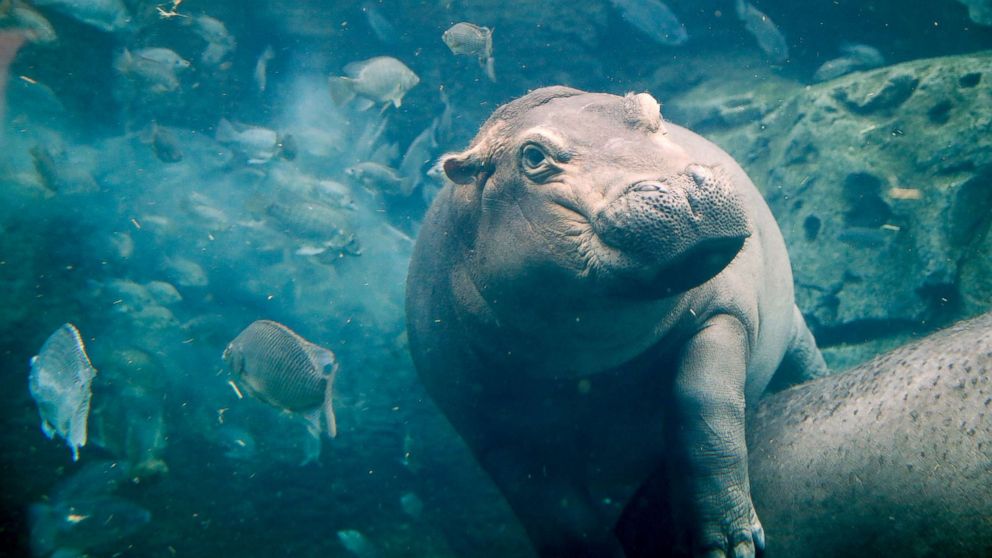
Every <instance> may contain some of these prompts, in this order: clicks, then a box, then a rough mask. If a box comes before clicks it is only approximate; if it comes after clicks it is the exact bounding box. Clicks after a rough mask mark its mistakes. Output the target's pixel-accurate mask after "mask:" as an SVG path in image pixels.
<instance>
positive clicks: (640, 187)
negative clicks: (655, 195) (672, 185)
mask: <svg viewBox="0 0 992 558" xmlns="http://www.w3.org/2000/svg"><path fill="white" fill-rule="evenodd" d="M630 191H631V192H667V191H668V186H667V185H666V184H662V183H661V182H657V181H654V180H645V181H644V182H638V183H637V184H634V187H633V188H631V189H630Z"/></svg>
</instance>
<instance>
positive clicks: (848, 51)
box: [840, 43, 885, 69]
mask: <svg viewBox="0 0 992 558" xmlns="http://www.w3.org/2000/svg"><path fill="white" fill-rule="evenodd" d="M840 51H841V52H842V53H844V55H845V56H848V57H850V58H851V59H852V60H855V61H857V62H858V64H859V65H860V66H861V69H869V68H877V67H879V66H884V65H885V57H884V56H882V53H881V52H879V50H878V49H877V48H875V47H873V46H871V45H864V44H859V43H844V44H842V45H841V46H840Z"/></svg>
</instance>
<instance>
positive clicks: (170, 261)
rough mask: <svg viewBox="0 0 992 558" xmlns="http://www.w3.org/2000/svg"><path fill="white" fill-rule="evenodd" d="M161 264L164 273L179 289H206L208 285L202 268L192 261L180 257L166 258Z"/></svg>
mask: <svg viewBox="0 0 992 558" xmlns="http://www.w3.org/2000/svg"><path fill="white" fill-rule="evenodd" d="M163 264H164V266H163V267H164V268H165V272H166V273H167V274H168V275H169V276H170V277H171V278H172V279H173V281H174V282H175V283H176V284H177V285H179V286H180V287H206V286H207V285H208V284H209V283H210V280H209V278H208V277H207V272H206V271H204V270H203V266H201V265H200V264H198V263H196V262H194V261H193V260H189V259H186V258H183V257H181V256H179V257H166V258H165V260H164V261H163Z"/></svg>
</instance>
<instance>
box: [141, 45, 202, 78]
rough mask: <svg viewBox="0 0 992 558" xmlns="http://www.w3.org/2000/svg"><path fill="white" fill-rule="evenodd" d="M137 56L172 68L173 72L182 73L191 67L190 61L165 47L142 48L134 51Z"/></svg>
mask: <svg viewBox="0 0 992 558" xmlns="http://www.w3.org/2000/svg"><path fill="white" fill-rule="evenodd" d="M134 54H135V56H138V57H140V58H144V59H145V60H151V61H153V62H158V63H159V64H163V65H165V66H168V67H170V68H172V70H173V71H176V72H181V71H183V70H185V69H187V68H189V67H190V63H189V60H186V59H185V58H183V57H182V56H179V54H177V53H176V51H174V50H172V49H170V48H164V47H148V48H141V49H138V50H136V51H134Z"/></svg>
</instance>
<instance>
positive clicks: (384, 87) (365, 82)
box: [328, 56, 420, 110]
mask: <svg viewBox="0 0 992 558" xmlns="http://www.w3.org/2000/svg"><path fill="white" fill-rule="evenodd" d="M344 72H345V74H346V75H344V76H331V77H330V78H329V79H328V85H329V86H330V89H331V98H332V99H333V100H334V103H335V104H337V105H343V104H345V103H347V102H348V101H350V100H352V99H354V98H355V97H356V96H358V97H361V98H362V99H361V105H360V106H359V107H358V108H359V110H367V109H369V108H371V107H372V106H374V105H375V103H387V104H388V103H392V104H393V105H394V106H396V107H397V108H399V107H400V105H401V104H402V103H403V96H404V95H406V92H407V91H409V90H410V89H412V88H413V87H414V86H416V85H417V84H418V83H420V78H419V77H417V74H415V73H413V70H411V69H410V68H408V67H407V66H406V64H404V63H402V62H400V61H399V60H397V59H395V58H393V57H391V56H377V57H375V58H369V59H368V60H363V61H361V62H352V63H351V64H348V65H347V66H345V67H344ZM387 106H388V105H387Z"/></svg>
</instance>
